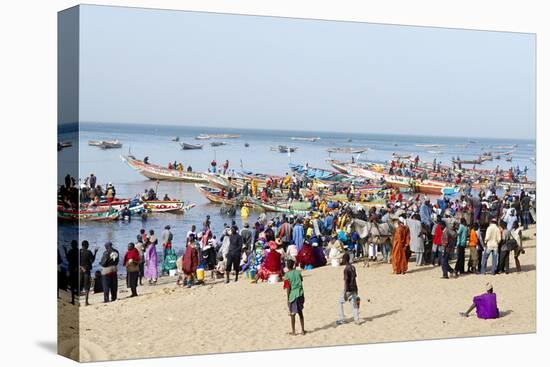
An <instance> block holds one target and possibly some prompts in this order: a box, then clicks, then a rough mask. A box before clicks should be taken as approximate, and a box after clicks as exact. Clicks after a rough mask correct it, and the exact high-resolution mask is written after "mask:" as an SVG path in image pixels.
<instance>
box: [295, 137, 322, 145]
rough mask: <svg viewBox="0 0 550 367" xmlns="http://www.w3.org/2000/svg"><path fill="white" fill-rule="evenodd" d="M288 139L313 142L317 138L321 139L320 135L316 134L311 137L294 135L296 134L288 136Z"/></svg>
mask: <svg viewBox="0 0 550 367" xmlns="http://www.w3.org/2000/svg"><path fill="white" fill-rule="evenodd" d="M290 140H295V141H310V142H312V143H315V142H316V141H317V140H321V138H320V137H318V136H316V137H311V138H308V137H300V136H298V137H296V136H292V137H291V138H290Z"/></svg>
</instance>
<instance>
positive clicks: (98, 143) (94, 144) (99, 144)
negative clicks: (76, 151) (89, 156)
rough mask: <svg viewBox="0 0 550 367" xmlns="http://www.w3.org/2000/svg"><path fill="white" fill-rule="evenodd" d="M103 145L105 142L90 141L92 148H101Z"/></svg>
mask: <svg viewBox="0 0 550 367" xmlns="http://www.w3.org/2000/svg"><path fill="white" fill-rule="evenodd" d="M101 144H103V140H88V145H89V146H91V147H100V146H101Z"/></svg>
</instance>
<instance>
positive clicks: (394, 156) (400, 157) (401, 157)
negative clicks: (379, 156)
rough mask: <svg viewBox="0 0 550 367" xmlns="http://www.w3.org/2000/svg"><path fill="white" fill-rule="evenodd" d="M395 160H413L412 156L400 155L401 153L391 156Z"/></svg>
mask: <svg viewBox="0 0 550 367" xmlns="http://www.w3.org/2000/svg"><path fill="white" fill-rule="evenodd" d="M391 156H392V157H393V158H395V159H411V157H412V155H411V154H400V153H395V152H394V153H392V155H391Z"/></svg>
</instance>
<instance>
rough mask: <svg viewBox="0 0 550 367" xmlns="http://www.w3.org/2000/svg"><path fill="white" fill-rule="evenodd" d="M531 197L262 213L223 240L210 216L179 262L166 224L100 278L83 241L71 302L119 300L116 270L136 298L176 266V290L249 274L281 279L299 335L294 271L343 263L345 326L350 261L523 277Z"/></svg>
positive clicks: (417, 200) (73, 263) (112, 256)
mask: <svg viewBox="0 0 550 367" xmlns="http://www.w3.org/2000/svg"><path fill="white" fill-rule="evenodd" d="M534 199H535V198H534V194H532V193H526V192H524V191H520V192H517V193H508V192H506V193H504V194H502V195H500V196H497V195H496V192H495V191H492V190H490V189H488V190H487V191H483V190H482V191H480V192H479V193H477V194H476V195H461V196H460V197H458V198H455V199H450V198H448V197H445V196H442V197H441V198H438V199H437V200H435V201H432V200H430V199H429V198H428V197H421V196H411V197H410V198H408V199H404V198H403V197H402V196H401V195H399V196H395V197H394V198H393V200H388V201H387V205H386V206H384V207H375V206H373V207H371V208H369V209H368V210H365V209H363V208H362V207H360V206H357V205H355V204H354V203H345V204H341V205H338V206H329V205H326V206H324V207H323V208H322V210H318V211H316V212H311V213H310V214H309V215H305V216H297V215H284V214H283V215H280V216H275V217H272V218H268V217H267V216H266V215H265V214H261V215H260V216H259V217H258V218H257V220H256V221H255V222H254V223H252V225H251V224H250V223H248V222H245V223H243V226H242V228H239V227H238V225H237V223H236V221H234V220H233V221H232V222H231V223H229V224H225V225H224V228H223V229H222V230H221V232H218V233H217V234H215V233H214V231H215V229H214V228H212V226H211V222H210V217H209V216H207V217H206V218H205V220H204V222H203V223H202V225H201V226H200V229H197V226H195V225H193V226H192V227H191V228H190V230H189V231H188V232H187V234H186V235H185V236H182V237H185V248H184V251H183V254H181V256H179V258H178V254H176V252H175V250H174V248H173V239H174V235H173V233H172V231H171V228H170V226H166V227H165V228H164V230H163V231H162V233H161V235H160V238H157V237H156V235H155V231H154V230H152V229H151V230H149V231H146V230H145V229H142V230H141V231H140V233H138V234H137V236H136V241H135V242H131V243H129V244H128V245H127V250H126V251H125V253H124V255H123V256H122V257H121V256H120V255H119V251H118V250H117V249H116V248H115V246H114V245H113V244H111V243H110V242H108V243H106V244H105V249H104V251H103V254H102V256H101V259H100V260H99V263H98V265H99V267H100V270H98V271H97V272H96V273H95V275H94V277H92V276H91V272H92V270H93V268H94V263H95V261H96V254H97V252H98V250H97V249H94V250H93V251H92V250H90V249H89V244H88V242H87V241H82V243H81V246H80V249H79V248H78V243H77V242H76V241H73V242H72V243H71V248H70V249H66V250H65V251H66V253H65V256H66V259H67V262H68V273H69V280H68V288H70V290H71V295H72V297H71V298H72V302H74V301H75V298H76V297H78V296H79V295H80V294H85V295H86V304H88V295H89V292H90V289H92V285H93V289H94V292H103V294H104V302H110V301H114V300H116V299H117V291H118V280H119V276H118V272H119V267H120V266H122V267H124V268H125V269H126V283H127V287H128V288H130V290H131V296H132V297H135V296H137V295H138V293H137V288H138V286H139V285H142V284H143V278H145V280H146V281H147V282H148V283H149V284H150V285H155V284H156V283H157V281H158V279H159V276H162V275H173V276H175V274H176V273H177V269H179V274H180V275H179V277H178V278H177V284H178V285H182V286H185V287H193V286H195V285H196V284H201V283H203V282H204V281H205V277H204V272H206V271H209V272H210V275H211V278H213V279H223V280H224V282H225V283H230V282H231V280H233V281H234V282H237V281H239V275H241V274H242V273H244V274H245V276H246V277H247V278H248V279H250V280H251V281H252V282H259V281H267V282H277V281H284V287H285V289H286V290H287V296H288V304H289V312H290V316H291V325H292V333H295V316H296V315H298V316H299V319H300V323H301V327H302V332H305V331H304V326H303V325H304V317H303V313H302V310H303V306H304V291H303V285H302V282H301V273H300V272H299V271H298V270H296V268H298V267H299V268H301V269H303V270H308V269H312V268H316V267H320V266H324V265H326V264H330V265H332V266H342V265H343V266H344V280H345V281H344V290H343V293H342V296H341V297H340V299H339V300H338V305H339V308H338V315H339V318H338V323H341V322H342V320H343V319H344V316H343V309H342V308H341V306H342V305H343V304H344V303H346V302H349V303H350V304H351V305H352V310H353V316H354V319H355V321H356V322H359V321H358V320H359V318H358V310H359V304H360V297H359V295H358V287H357V282H356V276H357V275H356V271H355V268H354V266H353V265H352V264H353V262H354V260H356V259H365V258H367V259H369V261H386V262H389V263H391V264H392V271H393V273H394V274H398V275H404V274H407V272H408V267H409V262H410V260H411V258H413V257H414V260H415V262H414V263H415V265H416V266H430V265H431V266H434V267H435V266H439V267H441V276H442V278H445V279H448V278H450V277H451V276H454V277H459V276H462V275H465V274H487V273H491V274H494V275H496V274H499V273H506V274H507V273H508V272H509V271H510V257H511V256H512V257H513V258H514V262H515V268H516V271H521V264H520V256H521V254H522V253H524V252H525V249H524V248H523V233H522V231H524V230H526V229H527V228H528V227H529V225H530V224H531V223H533V222H534V219H535V218H534V203H535V201H534ZM354 221H361V222H363V223H368V225H369V226H374V227H379V226H383V225H385V224H386V225H387V226H388V228H391V236H389V237H387V238H386V237H378V238H377V237H375V236H371V235H369V234H367V235H365V234H364V233H360V231H359V230H357V227H355V226H353V225H351V223H352V222H354ZM159 246H161V248H158V247H159ZM58 255H59V254H58ZM489 261H490V265H491V267H490V269H489V267H488V265H489ZM452 262H454V264H453V266H451V263H452ZM199 272H201V273H202V274H203V276H202V277H200V276H198V274H199ZM485 298H488V297H485Z"/></svg>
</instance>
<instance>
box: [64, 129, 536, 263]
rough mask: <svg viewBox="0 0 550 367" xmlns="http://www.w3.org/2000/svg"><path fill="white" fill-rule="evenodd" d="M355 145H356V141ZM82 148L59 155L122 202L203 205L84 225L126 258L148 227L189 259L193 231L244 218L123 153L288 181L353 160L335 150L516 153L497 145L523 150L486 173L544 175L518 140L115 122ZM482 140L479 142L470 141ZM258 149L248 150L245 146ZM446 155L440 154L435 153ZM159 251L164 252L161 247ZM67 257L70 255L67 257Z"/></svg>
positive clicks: (88, 234)
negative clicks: (102, 143) (288, 175)
mask: <svg viewBox="0 0 550 367" xmlns="http://www.w3.org/2000/svg"><path fill="white" fill-rule="evenodd" d="M213 133H231V134H240V135H241V137H240V138H238V139H213V140H207V141H198V140H195V139H194V137H195V136H197V135H199V134H213ZM176 136H179V138H180V142H188V143H192V144H204V147H203V149H202V150H182V149H181V147H180V145H179V143H176V142H173V141H171V140H172V138H174V137H176ZM290 137H320V138H321V139H320V140H318V141H316V142H304V141H293V140H291V139H290ZM59 139H60V140H72V139H74V134H70V133H62V134H60V136H59ZM107 139H118V140H120V141H121V142H122V143H123V147H122V149H110V150H102V149H99V148H98V147H93V146H88V140H107ZM348 139H352V142H348ZM78 140H79V141H78V143H77V144H76V142H73V147H72V148H67V149H64V150H63V151H61V152H59V153H58V154H59V157H58V158H59V162H60V164H63V163H64V162H69V161H70V157H71V155H74V152H75V150H74V149H77V148H78V147H80V151H79V174H78V176H79V177H80V178H81V179H84V178H85V177H87V176H88V175H89V174H90V173H94V174H95V175H96V176H97V178H98V184H101V185H102V186H105V185H106V184H107V183H109V182H111V183H112V184H113V185H115V188H116V190H117V196H118V197H121V198H128V197H133V196H135V195H136V194H139V193H142V192H143V191H144V190H146V189H149V188H151V187H153V188H155V189H157V191H158V196H159V197H163V196H164V194H165V193H167V194H168V195H169V196H170V197H171V198H176V199H180V200H184V201H186V202H192V203H195V204H196V205H197V206H196V207H195V208H193V209H192V210H191V211H189V212H187V213H186V214H185V215H175V214H169V213H166V214H155V215H151V216H149V218H148V219H147V221H142V220H141V219H138V218H135V219H133V220H132V221H131V222H130V223H125V222H108V223H83V225H82V226H81V227H80V231H79V236H80V240H84V239H87V240H88V241H89V242H90V244H91V247H92V248H94V247H96V246H97V247H99V248H100V251H99V256H100V255H101V252H102V249H103V244H104V243H105V242H106V241H111V242H112V243H113V244H114V245H115V247H116V248H117V249H118V250H119V251H120V252H121V255H122V254H123V253H124V252H125V250H126V247H127V244H128V242H130V241H133V242H135V239H136V235H137V234H138V232H139V230H140V229H141V228H145V229H146V230H149V229H153V230H154V231H155V232H156V234H157V235H158V236H160V233H161V232H162V230H163V229H164V226H165V225H167V224H169V225H170V226H171V228H172V233H173V234H174V247H175V249H176V252H177V253H178V255H179V254H181V252H182V251H183V247H184V245H185V243H184V242H185V236H186V233H187V231H188V230H189V229H190V228H191V225H193V224H195V225H196V226H197V228H198V229H199V230H200V228H201V227H202V222H203V221H204V219H205V217H206V215H207V214H209V215H210V216H211V220H212V225H213V229H214V233H215V234H217V235H219V233H220V232H221V230H222V229H223V225H224V223H230V222H231V220H233V219H234V220H236V222H237V224H238V225H239V226H241V225H242V220H241V217H240V215H239V214H237V216H236V217H234V218H230V217H227V216H224V215H221V214H220V212H219V206H217V205H213V204H210V203H209V202H208V201H207V200H206V199H205V198H203V197H202V196H201V195H200V194H199V193H198V192H197V191H196V189H195V187H194V185H193V184H189V183H179V182H165V181H161V182H160V183H159V184H158V187H157V182H156V181H151V180H148V179H147V178H145V177H143V176H142V175H140V174H139V173H137V172H136V171H134V170H133V169H131V168H130V167H128V166H127V165H126V164H125V163H124V162H123V161H122V160H121V159H120V155H121V154H124V155H126V154H128V153H129V152H130V153H131V154H133V155H134V156H136V158H138V159H143V158H144V157H145V156H149V161H150V162H151V163H155V164H161V165H164V166H166V165H167V164H168V162H174V160H177V161H178V162H182V163H183V164H184V165H185V167H187V166H188V165H191V166H192V167H193V170H195V171H206V170H207V169H208V167H209V164H210V162H211V161H212V159H216V160H217V162H218V167H221V165H222V164H223V162H224V161H225V160H226V159H228V160H229V163H230V169H235V170H237V171H239V170H242V169H244V170H250V171H254V172H260V173H268V174H273V175H279V176H280V175H284V174H285V172H288V171H289V169H288V163H289V162H292V163H298V164H305V163H309V165H310V166H311V167H320V168H330V166H329V165H328V163H327V162H326V160H327V159H328V158H335V159H342V160H349V159H350V158H351V155H349V154H332V155H329V153H328V152H327V149H328V148H331V147H356V148H359V147H367V148H368V149H369V150H368V152H366V153H364V154H362V155H361V156H360V157H359V159H360V160H362V159H368V160H373V161H387V160H390V159H391V155H392V153H393V152H397V153H410V154H412V155H413V156H415V155H417V154H418V155H419V156H420V158H421V160H425V161H428V162H431V161H433V159H434V157H435V158H437V160H438V161H441V162H443V163H444V164H445V163H449V162H450V160H451V159H452V157H456V156H460V158H461V159H473V158H476V157H477V156H479V154H480V153H482V152H483V151H495V150H498V151H506V150H508V149H496V148H494V147H495V146H507V145H514V144H517V148H515V149H514V153H513V154H512V157H513V161H512V162H511V163H510V162H506V161H505V160H504V159H502V160H494V161H492V162H485V163H484V164H483V165H482V166H481V167H482V168H494V167H495V166H497V165H499V166H500V168H503V169H507V168H509V167H510V166H514V167H516V165H517V166H519V167H520V168H521V169H523V168H524V167H527V168H528V175H529V177H530V178H532V179H534V177H536V166H535V164H534V162H533V161H532V160H531V158H532V157H534V156H535V155H536V154H535V140H518V139H513V138H510V139H486V138H485V139H484V138H477V137H475V136H471V137H430V136H412V135H380V134H375V133H372V134H370V133H367V132H363V133H354V134H350V133H327V132H311V131H310V132H297V131H277V130H252V129H223V130H222V129H219V128H208V127H180V126H157V125H133V124H107V123H83V124H81V125H80V133H79V138H78ZM214 140H215V141H224V142H226V143H228V145H225V146H221V147H215V148H214V147H211V146H210V142H211V141H214ZM470 141H475V143H469V142H470ZM245 143H248V144H250V147H248V148H245V146H244V144H245ZM417 144H438V145H441V146H440V147H437V148H434V147H419V146H417ZM278 145H287V146H292V147H297V148H298V150H297V151H296V152H295V153H292V154H290V155H289V154H286V153H278V152H273V151H271V150H270V147H276V146H278ZM435 151H438V152H437V153H434V152H435ZM64 175H65V173H63V172H59V174H58V176H59V177H58V180H59V182H60V183H62V182H63V181H62V179H63V177H64ZM258 215H259V213H254V212H251V215H250V217H249V218H248V219H245V220H248V221H250V222H252V221H255V220H256V218H257V216H258ZM58 233H59V243H60V245H61V246H63V245H67V246H68V243H69V242H70V239H71V238H73V236H74V230H73V229H72V228H70V225H61V226H60V229H59V231H58ZM158 250H159V251H161V248H160V246H159V248H158ZM61 252H63V251H61Z"/></svg>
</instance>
